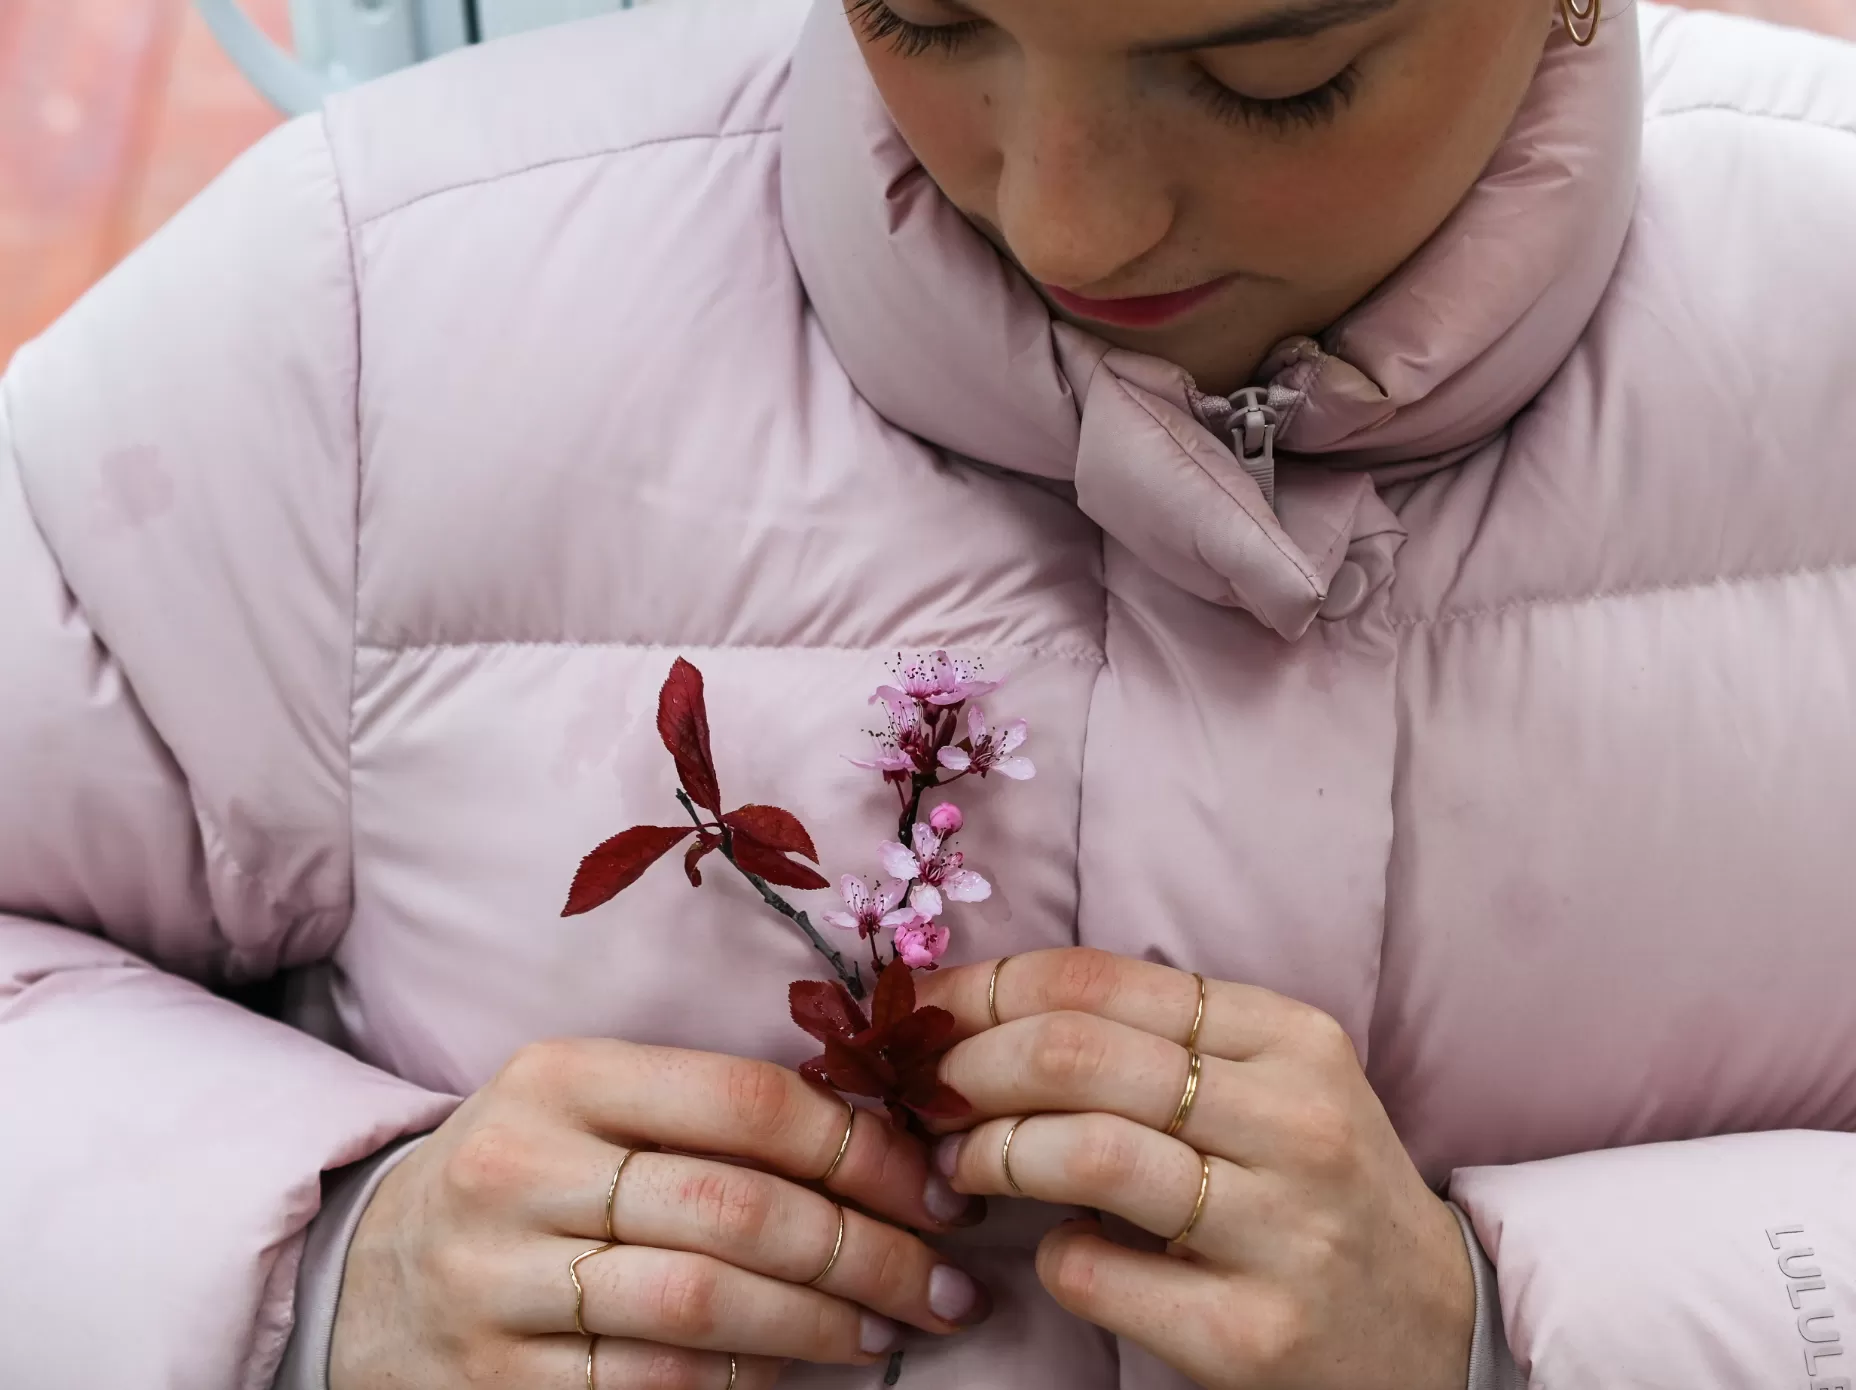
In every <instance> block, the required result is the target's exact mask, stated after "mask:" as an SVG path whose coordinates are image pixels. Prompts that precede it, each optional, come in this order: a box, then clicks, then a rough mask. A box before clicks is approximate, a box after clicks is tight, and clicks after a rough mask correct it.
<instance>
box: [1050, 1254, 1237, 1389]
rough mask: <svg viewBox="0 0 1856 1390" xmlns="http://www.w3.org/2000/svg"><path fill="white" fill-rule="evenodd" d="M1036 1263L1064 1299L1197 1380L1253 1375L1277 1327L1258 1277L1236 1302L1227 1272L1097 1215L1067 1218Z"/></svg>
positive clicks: (1231, 1381)
mask: <svg viewBox="0 0 1856 1390" xmlns="http://www.w3.org/2000/svg"><path fill="white" fill-rule="evenodd" d="M1037 1270H1038V1279H1039V1281H1040V1282H1041V1283H1042V1284H1043V1285H1044V1287H1045V1288H1046V1289H1047V1290H1048V1291H1049V1292H1050V1295H1051V1297H1052V1298H1053V1299H1055V1300H1056V1301H1057V1303H1058V1304H1059V1305H1060V1306H1061V1307H1063V1308H1064V1309H1066V1310H1067V1311H1069V1312H1071V1313H1073V1314H1075V1315H1076V1316H1077V1317H1079V1318H1084V1319H1086V1320H1087V1321H1089V1322H1092V1323H1094V1324H1096V1326H1098V1327H1101V1328H1104V1329H1106V1330H1107V1331H1109V1332H1112V1333H1115V1334H1116V1335H1117V1336H1121V1337H1126V1338H1127V1339H1128V1340H1130V1341H1132V1342H1135V1343H1137V1344H1138V1345H1140V1346H1142V1347H1145V1348H1146V1349H1147V1350H1148V1351H1150V1352H1152V1353H1153V1354H1154V1355H1155V1356H1158V1357H1159V1358H1160V1359H1161V1360H1163V1361H1165V1362H1167V1363H1168V1364H1169V1365H1171V1366H1173V1367H1174V1368H1175V1369H1177V1370H1179V1371H1182V1372H1184V1373H1185V1374H1186V1375H1187V1376H1188V1377H1189V1378H1190V1379H1191V1380H1192V1381H1193V1383H1194V1384H1198V1385H1213V1384H1217V1385H1248V1384H1251V1383H1253V1381H1254V1379H1255V1377H1254V1376H1253V1375H1252V1373H1251V1369H1250V1368H1253V1367H1255V1366H1257V1365H1259V1364H1263V1363H1264V1359H1265V1358H1264V1357H1263V1356H1262V1355H1261V1354H1259V1351H1258V1350H1257V1349H1258V1348H1261V1347H1262V1346H1264V1345H1266V1339H1268V1338H1269V1337H1270V1336H1272V1335H1274V1333H1273V1321H1274V1320H1273V1319H1272V1318H1271V1316H1270V1310H1269V1307H1268V1305H1267V1304H1266V1303H1265V1302H1264V1299H1265V1297H1266V1296H1265V1295H1264V1294H1263V1293H1262V1292H1261V1286H1260V1285H1259V1286H1258V1289H1259V1293H1258V1296H1257V1299H1256V1300H1255V1301H1254V1302H1248V1303H1247V1302H1243V1301H1238V1302H1236V1306H1235V1307H1234V1306H1233V1303H1234V1299H1233V1288H1232V1283H1231V1281H1230V1280H1229V1279H1228V1278H1226V1277H1221V1276H1219V1275H1216V1274H1214V1273H1212V1272H1210V1271H1208V1270H1207V1269H1206V1268H1205V1267H1204V1266H1202V1265H1199V1264H1196V1263H1194V1262H1192V1261H1189V1260H1177V1259H1172V1258H1169V1257H1168V1256H1165V1255H1154V1254H1149V1253H1147V1252H1145V1251H1140V1250H1129V1249H1127V1248H1126V1247H1125V1246H1120V1245H1116V1244H1115V1243H1114V1242H1113V1241H1109V1240H1105V1239H1104V1238H1103V1237H1102V1235H1101V1233H1100V1227H1098V1226H1097V1225H1096V1224H1095V1223H1093V1222H1087V1221H1075V1222H1065V1223H1064V1224H1063V1225H1061V1226H1058V1227H1057V1228H1055V1229H1054V1230H1052V1231H1051V1232H1050V1233H1049V1234H1048V1235H1046V1236H1045V1237H1044V1239H1043V1240H1042V1241H1041V1242H1040V1243H1039V1245H1038V1255H1037ZM1244 1287H1245V1285H1242V1284H1240V1285H1238V1286H1237V1288H1238V1289H1239V1290H1240V1291H1241V1290H1242V1289H1243V1288H1244ZM1240 1298H1241V1293H1240ZM1214 1330H1215V1333H1214ZM1214 1335H1215V1338H1216V1340H1215V1341H1214V1340H1213V1336H1214Z"/></svg>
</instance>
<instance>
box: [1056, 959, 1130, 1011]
mask: <svg viewBox="0 0 1856 1390" xmlns="http://www.w3.org/2000/svg"><path fill="white" fill-rule="evenodd" d="M1121 976H1122V966H1121V962H1120V961H1119V960H1118V959H1117V958H1116V957H1115V956H1114V955H1113V954H1112V953H1110V952H1108V951H1098V950H1096V949H1094V948H1093V947H1089V946H1075V947H1072V948H1070V949H1069V950H1066V951H1064V952H1063V954H1062V955H1061V956H1059V957H1058V959H1057V962H1056V965H1055V967H1054V968H1053V969H1052V972H1051V981H1050V998H1049V999H1048V1000H1047V1001H1046V1002H1047V1006H1048V1007H1050V1008H1053V1009H1075V1010H1076V1011H1077V1012H1079V1013H1100V1012H1102V1011H1104V1010H1106V1009H1107V1008H1108V1006H1109V1004H1110V1003H1111V1002H1112V1001H1113V1000H1114V998H1115V995H1116V993H1117V992H1118V991H1119V990H1120V988H1121Z"/></svg>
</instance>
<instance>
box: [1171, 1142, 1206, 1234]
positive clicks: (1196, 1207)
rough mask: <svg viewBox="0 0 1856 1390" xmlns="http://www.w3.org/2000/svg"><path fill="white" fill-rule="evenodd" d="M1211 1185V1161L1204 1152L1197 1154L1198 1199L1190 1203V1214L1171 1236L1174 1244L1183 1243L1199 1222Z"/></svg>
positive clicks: (1203, 1212)
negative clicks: (1177, 1232) (1174, 1234)
mask: <svg viewBox="0 0 1856 1390" xmlns="http://www.w3.org/2000/svg"><path fill="white" fill-rule="evenodd" d="M1211 1187H1212V1161H1211V1160H1210V1159H1209V1158H1207V1157H1206V1156H1205V1155H1204V1154H1200V1155H1199V1200H1198V1201H1196V1202H1194V1203H1193V1204H1192V1215H1191V1216H1189V1217H1187V1218H1186V1224H1185V1225H1184V1226H1182V1227H1180V1230H1179V1234H1178V1235H1176V1236H1174V1237H1173V1241H1172V1243H1173V1244H1174V1245H1184V1244H1185V1243H1186V1237H1187V1236H1189V1235H1191V1234H1192V1232H1193V1228H1194V1227H1196V1226H1197V1225H1198V1224H1199V1218H1200V1217H1201V1216H1203V1215H1204V1214H1205V1194H1206V1193H1208V1192H1210V1191H1211Z"/></svg>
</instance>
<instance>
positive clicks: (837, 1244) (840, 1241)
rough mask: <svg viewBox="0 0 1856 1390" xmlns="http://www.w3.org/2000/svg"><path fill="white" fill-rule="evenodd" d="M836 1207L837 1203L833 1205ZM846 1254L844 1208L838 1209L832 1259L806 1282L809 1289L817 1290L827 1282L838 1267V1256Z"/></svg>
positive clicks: (832, 1244)
mask: <svg viewBox="0 0 1856 1390" xmlns="http://www.w3.org/2000/svg"><path fill="white" fill-rule="evenodd" d="M833 1205H834V1206H835V1205H836V1203H833ZM843 1253H844V1208H843V1207H838V1238H837V1239H836V1240H834V1241H833V1242H832V1243H831V1258H830V1259H829V1260H826V1261H825V1267H824V1268H823V1269H821V1270H820V1271H819V1272H818V1273H817V1274H814V1275H813V1276H812V1277H811V1278H810V1279H808V1280H806V1283H805V1286H806V1287H807V1288H808V1289H816V1288H817V1287H818V1286H819V1285H820V1284H822V1283H824V1282H825V1279H826V1277H827V1276H829V1275H830V1273H831V1272H832V1270H834V1269H836V1268H837V1267H838V1256H840V1255H842V1254H843Z"/></svg>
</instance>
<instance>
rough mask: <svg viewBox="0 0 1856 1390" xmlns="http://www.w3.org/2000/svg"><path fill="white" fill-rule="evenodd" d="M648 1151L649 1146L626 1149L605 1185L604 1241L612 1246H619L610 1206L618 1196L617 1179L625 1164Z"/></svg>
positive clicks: (621, 1175) (623, 1173)
mask: <svg viewBox="0 0 1856 1390" xmlns="http://www.w3.org/2000/svg"><path fill="white" fill-rule="evenodd" d="M649 1151H650V1145H648V1144H640V1145H638V1146H637V1147H635V1148H630V1149H627V1150H626V1151H625V1156H624V1157H623V1158H621V1159H620V1160H619V1166H618V1167H617V1168H615V1169H613V1170H612V1181H611V1182H609V1183H607V1184H606V1239H607V1240H608V1241H610V1242H611V1243H612V1244H614V1245H617V1244H619V1233H618V1232H617V1231H616V1230H615V1229H613V1222H612V1204H613V1202H614V1201H615V1200H616V1199H617V1198H618V1195H619V1179H620V1178H622V1177H624V1176H625V1165H626V1164H628V1163H630V1162H631V1161H632V1160H633V1159H634V1158H636V1157H638V1155H639V1154H641V1153H648V1152H649Z"/></svg>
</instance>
